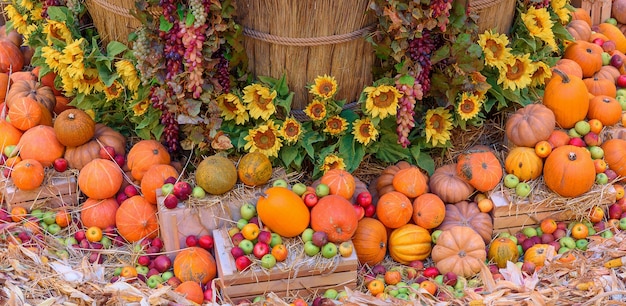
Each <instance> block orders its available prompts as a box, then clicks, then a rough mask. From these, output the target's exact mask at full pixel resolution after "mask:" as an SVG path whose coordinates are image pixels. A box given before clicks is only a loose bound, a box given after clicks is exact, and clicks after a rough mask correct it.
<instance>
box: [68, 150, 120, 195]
mask: <svg viewBox="0 0 626 306" xmlns="http://www.w3.org/2000/svg"><path fill="white" fill-rule="evenodd" d="M123 180H124V178H123V176H122V171H121V169H120V168H119V166H118V165H117V164H116V163H115V162H113V161H111V160H108V159H102V158H98V159H94V160H92V161H90V162H89V163H87V164H86V165H85V166H84V167H83V169H81V170H80V172H79V173H78V187H79V188H80V190H81V191H82V192H83V193H84V194H85V195H86V196H88V197H90V198H94V199H106V198H112V197H114V196H115V195H116V194H117V192H118V191H119V190H120V188H121V187H122V181H123Z"/></svg>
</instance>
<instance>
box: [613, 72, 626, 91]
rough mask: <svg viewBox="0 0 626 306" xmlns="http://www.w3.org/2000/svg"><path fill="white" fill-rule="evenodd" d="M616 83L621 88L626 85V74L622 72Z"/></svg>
mask: <svg viewBox="0 0 626 306" xmlns="http://www.w3.org/2000/svg"><path fill="white" fill-rule="evenodd" d="M615 85H617V87H620V88H624V87H626V74H621V75H620V76H618V77H617V80H615Z"/></svg>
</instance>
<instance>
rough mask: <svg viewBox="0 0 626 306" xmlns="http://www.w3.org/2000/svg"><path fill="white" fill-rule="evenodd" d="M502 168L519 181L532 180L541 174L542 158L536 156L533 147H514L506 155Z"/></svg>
mask: <svg viewBox="0 0 626 306" xmlns="http://www.w3.org/2000/svg"><path fill="white" fill-rule="evenodd" d="M504 169H506V172H507V173H511V174H515V176H517V177H518V178H519V179H520V180H521V181H528V180H534V179H536V178H538V177H539V176H540V175H541V171H542V170H543V160H541V157H539V156H537V153H535V149H534V148H528V147H515V148H513V149H511V151H509V153H508V155H507V156H506V160H505V161H504Z"/></svg>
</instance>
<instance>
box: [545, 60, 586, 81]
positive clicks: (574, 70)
mask: <svg viewBox="0 0 626 306" xmlns="http://www.w3.org/2000/svg"><path fill="white" fill-rule="evenodd" d="M551 70H552V71H554V70H560V71H561V72H563V73H565V74H567V75H573V76H576V77H578V78H580V79H582V78H583V69H582V68H580V65H578V63H577V62H575V61H573V60H571V59H568V58H561V59H559V60H558V61H557V62H556V64H555V65H554V66H553V67H552V69H551ZM546 84H548V81H546Z"/></svg>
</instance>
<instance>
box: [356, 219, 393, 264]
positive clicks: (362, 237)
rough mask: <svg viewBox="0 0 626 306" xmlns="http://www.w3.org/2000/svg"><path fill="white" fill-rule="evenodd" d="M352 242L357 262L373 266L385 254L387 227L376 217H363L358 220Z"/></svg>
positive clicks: (381, 259) (383, 257)
mask: <svg viewBox="0 0 626 306" xmlns="http://www.w3.org/2000/svg"><path fill="white" fill-rule="evenodd" d="M352 244H353V245H354V250H355V251H356V256H357V258H358V259H359V262H360V263H361V264H363V265H364V264H367V265H369V266H370V267H373V266H374V265H376V264H379V263H380V262H381V261H383V259H385V255H387V229H386V228H385V225H383V224H382V223H381V222H380V221H378V220H377V219H374V218H368V217H365V218H363V219H361V220H359V223H358V225H357V227H356V231H355V232H354V235H353V236H352Z"/></svg>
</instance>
